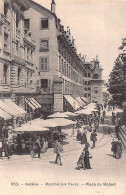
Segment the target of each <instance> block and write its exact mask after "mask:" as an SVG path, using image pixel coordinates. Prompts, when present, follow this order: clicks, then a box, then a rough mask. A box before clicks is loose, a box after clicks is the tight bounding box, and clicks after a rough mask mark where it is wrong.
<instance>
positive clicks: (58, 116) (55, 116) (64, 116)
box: [48, 112, 69, 118]
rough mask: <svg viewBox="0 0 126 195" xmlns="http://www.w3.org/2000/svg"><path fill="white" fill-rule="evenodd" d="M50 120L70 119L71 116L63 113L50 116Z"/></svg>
mask: <svg viewBox="0 0 126 195" xmlns="http://www.w3.org/2000/svg"><path fill="white" fill-rule="evenodd" d="M48 118H69V116H68V115H66V114H64V113H61V112H56V113H54V114H51V115H49V116H48Z"/></svg>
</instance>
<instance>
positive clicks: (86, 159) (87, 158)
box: [84, 142, 92, 169]
mask: <svg viewBox="0 0 126 195" xmlns="http://www.w3.org/2000/svg"><path fill="white" fill-rule="evenodd" d="M88 147H89V143H88V142H87V143H86V144H85V148H84V152H85V155H84V164H85V168H86V169H91V165H90V158H92V156H91V155H90V153H89V150H88Z"/></svg>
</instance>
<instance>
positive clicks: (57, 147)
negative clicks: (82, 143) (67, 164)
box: [54, 140, 63, 166]
mask: <svg viewBox="0 0 126 195" xmlns="http://www.w3.org/2000/svg"><path fill="white" fill-rule="evenodd" d="M62 151H63V148H62V145H61V143H60V142H59V141H58V140H56V143H55V145H54V153H56V160H55V163H56V164H57V162H58V159H59V162H60V165H61V166H62V162H61V155H60V153H61V152H62Z"/></svg>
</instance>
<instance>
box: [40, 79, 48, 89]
mask: <svg viewBox="0 0 126 195" xmlns="http://www.w3.org/2000/svg"><path fill="white" fill-rule="evenodd" d="M41 89H42V91H43V92H47V89H48V79H41Z"/></svg>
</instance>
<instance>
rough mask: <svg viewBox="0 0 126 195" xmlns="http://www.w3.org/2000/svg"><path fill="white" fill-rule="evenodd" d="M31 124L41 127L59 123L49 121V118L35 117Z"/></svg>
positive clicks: (53, 125)
mask: <svg viewBox="0 0 126 195" xmlns="http://www.w3.org/2000/svg"><path fill="white" fill-rule="evenodd" d="M30 123H31V124H33V125H39V126H40V127H56V126H57V125H56V124H55V123H53V122H49V121H47V120H43V119H40V118H37V119H34V120H32V121H30Z"/></svg>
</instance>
